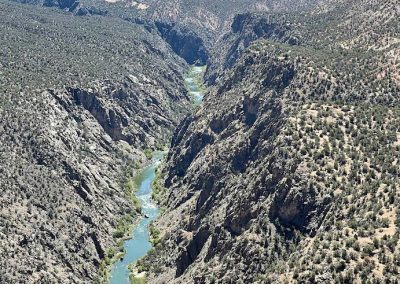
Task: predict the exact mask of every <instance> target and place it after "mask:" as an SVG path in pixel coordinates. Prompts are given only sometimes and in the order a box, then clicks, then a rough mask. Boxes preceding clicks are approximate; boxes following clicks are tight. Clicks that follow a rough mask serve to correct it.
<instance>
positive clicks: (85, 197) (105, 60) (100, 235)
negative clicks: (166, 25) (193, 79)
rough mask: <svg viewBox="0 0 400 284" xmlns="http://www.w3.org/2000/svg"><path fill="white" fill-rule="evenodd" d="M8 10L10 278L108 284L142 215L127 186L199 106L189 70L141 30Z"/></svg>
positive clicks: (0, 123)
mask: <svg viewBox="0 0 400 284" xmlns="http://www.w3.org/2000/svg"><path fill="white" fill-rule="evenodd" d="M0 6H1V8H0V14H1V17H0V18H1V19H0V25H1V27H2V29H1V30H2V31H1V34H2V39H1V40H0V41H1V47H0V50H1V54H2V56H3V57H2V58H3V59H4V61H3V60H2V62H1V71H0V72H1V77H0V81H1V84H0V85H1V93H2V96H1V99H0V100H1V103H0V142H1V147H0V160H1V165H0V188H1V194H0V282H1V283H97V282H99V281H100V278H101V277H99V276H103V275H99V271H102V272H103V273H104V266H105V264H108V263H107V262H109V259H110V257H112V256H113V255H114V254H115V252H118V243H119V242H120V238H121V236H124V234H125V233H126V232H125V231H121V230H122V229H123V228H122V229H121V227H123V226H126V228H129V227H130V226H131V225H132V224H133V223H134V222H135V219H136V218H137V217H138V215H139V214H140V212H139V209H138V208H135V207H134V205H133V203H132V202H131V200H129V198H130V194H131V193H130V192H127V188H126V187H125V182H126V178H127V177H129V176H132V175H133V174H134V172H135V171H136V170H137V168H138V167H140V165H141V164H144V163H145V162H146V160H147V159H146V156H145V155H144V153H143V152H144V150H145V149H155V148H157V147H160V146H163V145H165V143H167V141H168V140H169V137H170V136H171V134H172V131H173V130H174V128H175V127H176V125H177V124H178V122H179V120H180V119H181V118H182V116H183V115H184V114H185V113H187V111H188V109H189V108H190V100H189V97H188V96H187V92H186V90H185V87H184V85H183V78H182V75H181V74H182V73H183V72H184V70H185V66H186V65H185V63H184V62H183V61H182V60H181V59H180V58H179V57H178V56H176V55H175V54H173V52H172V51H171V49H170V48H169V46H168V44H166V43H165V42H164V41H163V39H162V38H161V37H160V36H159V35H158V34H157V33H156V32H154V33H152V32H151V31H148V30H147V29H146V28H145V27H143V26H142V25H138V24H134V23H131V22H128V21H124V20H120V19H118V18H113V17H107V18H101V21H99V18H95V17H87V18H83V17H74V16H73V15H71V14H69V13H65V12H62V11H58V10H54V9H47V8H42V7H38V6H31V5H22V4H17V3H14V2H9V1H1V2H0ZM125 219H126V220H128V223H127V224H125V223H123V220H125ZM121 220H122V221H121ZM121 224H122V225H121ZM103 280H104V279H103Z"/></svg>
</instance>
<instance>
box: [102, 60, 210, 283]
mask: <svg viewBox="0 0 400 284" xmlns="http://www.w3.org/2000/svg"><path fill="white" fill-rule="evenodd" d="M203 71H204V68H203V67H193V68H192V69H191V70H190V72H189V74H188V76H187V77H186V78H185V81H186V84H187V87H188V89H189V93H190V95H191V96H192V99H193V102H194V104H195V105H199V104H200V103H201V102H202V100H203V93H202V92H201V89H200V86H199V85H198V84H197V80H196V77H197V76H199V74H201V73H202V72H203ZM163 157H164V153H163V152H155V153H154V155H153V158H152V162H151V164H150V166H148V167H147V168H145V169H144V170H143V171H142V173H141V175H140V176H139V180H138V185H139V189H138V191H137V193H136V196H137V197H138V199H139V201H140V203H141V206H142V212H143V215H144V216H147V218H146V217H142V219H141V220H140V221H139V223H138V225H137V226H136V227H135V228H134V229H133V232H132V238H130V239H128V240H126V241H125V242H124V249H125V255H124V257H123V258H122V259H121V260H120V261H117V262H116V263H115V264H114V266H113V268H112V270H111V277H110V284H130V282H129V274H130V271H129V268H128V266H129V265H130V264H132V263H134V262H135V261H137V260H138V259H140V258H141V257H143V256H145V255H146V253H147V252H148V251H149V250H150V249H151V247H152V244H151V243H150V235H149V224H150V223H151V221H153V220H154V219H156V218H157V216H158V214H159V209H158V207H157V205H156V204H155V202H153V200H152V199H151V190H152V189H151V186H152V182H153V180H154V178H155V177H156V169H157V166H158V165H159V163H160V162H161V160H162V159H163Z"/></svg>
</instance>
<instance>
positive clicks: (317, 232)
mask: <svg viewBox="0 0 400 284" xmlns="http://www.w3.org/2000/svg"><path fill="white" fill-rule="evenodd" d="M331 2H332V1H331ZM394 2H395V1H392V0H387V1H384V3H382V2H380V3H377V2H375V1H358V0H355V1H350V2H349V3H346V4H342V3H336V4H337V5H338V6H335V5H336V4H335V5H333V4H332V5H333V6H329V9H326V10H323V11H320V10H318V11H314V12H311V13H310V14H308V13H299V14H296V13H292V14H290V15H286V16H282V15H278V16H276V17H278V18H279V19H282V17H283V18H285V19H286V21H289V22H288V23H286V24H284V25H275V24H271V21H270V19H271V18H268V17H269V15H268V14H264V15H246V16H238V17H239V18H237V19H236V21H235V23H234V25H233V27H232V32H231V34H230V35H227V36H226V37H225V39H226V40H227V42H228V44H227V46H225V50H235V51H236V50H237V51H238V52H237V53H235V56H233V57H230V56H228V57H227V58H228V61H226V62H230V61H229V58H234V60H233V61H232V65H229V64H228V66H227V67H226V68H224V66H222V68H221V70H223V71H221V73H219V75H218V77H217V78H216V79H218V80H215V82H216V85H215V86H211V91H210V92H209V93H208V94H207V95H206V96H205V100H204V105H203V106H202V107H200V108H199V109H198V110H197V111H196V112H195V113H194V114H192V115H190V116H188V117H187V118H186V119H185V120H184V121H183V123H181V124H180V126H179V127H178V129H177V130H176V132H175V134H174V138H173V140H172V145H171V151H170V154H169V155H168V162H167V165H166V166H165V169H164V175H165V183H164V184H165V186H166V187H167V190H166V196H165V198H164V205H165V207H166V210H165V213H164V214H163V215H162V216H161V217H160V219H159V220H158V222H157V224H156V225H157V226H158V227H159V228H160V229H161V231H163V234H162V241H161V242H160V245H158V246H157V247H156V249H155V251H154V252H152V253H151V254H150V255H149V256H147V257H146V258H145V259H144V260H142V261H141V262H140V265H141V267H144V268H146V269H147V270H148V281H149V282H150V283H282V282H284V281H287V282H289V283H327V282H329V283H339V282H343V283H347V282H357V281H371V282H372V283H380V282H384V281H387V282H393V281H394V282H395V281H396V279H397V278H398V272H397V271H398V260H399V254H398V250H399V242H398V240H399V222H398V220H399V213H398V212H399V208H398V200H399V194H400V188H399V186H398V185H399V170H398V158H399V155H400V152H399V147H398V137H399V135H400V134H399V129H400V124H399V123H400V122H399V119H398V113H399V111H398V108H397V107H396V106H395V105H396V104H397V103H398V99H399V98H398V95H397V94H399V86H400V85H399V81H398V78H399V77H398V76H397V75H393V73H392V72H395V74H397V71H396V70H397V68H398V66H399V62H398V60H397V59H396V58H394V57H393V54H398V50H399V49H398V47H399V46H398V44H399V43H398V42H397V41H391V43H390V44H388V45H386V44H385V43H384V42H386V41H385V40H383V38H386V37H391V36H394V37H396V38H398V37H399V31H398V29H393V25H397V26H398V18H397V19H396V17H395V15H396V13H397V12H395V11H394V10H393V9H390V7H393V5H394V4H395V3H394ZM371 14H374V15H376V20H377V21H379V22H377V23H374V24H373V25H372V26H371V27H369V28H366V26H367V24H366V23H367V22H369V21H370V19H369V17H370V15H371ZM354 15H357V17H355V16H354ZM378 15H379V16H378ZM241 17H242V18H241ZM243 17H244V18H243ZM262 17H265V18H264V19H262ZM249 19H256V20H255V21H253V20H251V21H250V20H249ZM343 19H346V20H347V21H351V22H352V24H353V25H352V26H353V27H359V28H356V29H354V30H352V31H351V32H350V31H349V28H348V25H340V23H341V22H342V21H343ZM378 19H379V20H378ZM246 22H247V23H248V24H246ZM278 23H279V21H278ZM260 24H261V25H262V27H265V29H264V28H262V29H260V26H259V25H260ZM253 25H254V26H253ZM333 26H334V27H335V30H334V31H335V33H333V30H331V29H329V27H333ZM260 30H261V31H262V32H261V33H260V34H257V32H258V31H260ZM256 31H257V32H256ZM378 34H379V35H380V36H379V37H380V39H381V40H382V41H380V40H378V39H377V38H376V35H378ZM249 35H250V36H249ZM259 35H260V36H259ZM293 35H296V38H297V40H296V41H295V42H294V41H292V40H291V38H292V36H293ZM231 38H232V39H233V40H232V41H231V40H230V39H231ZM254 39H257V40H256V41H252V40H254ZM222 42H223V41H222ZM238 42H239V43H240V44H239V45H237V44H236V43H238ZM379 42H380V43H379ZM244 43H246V44H244ZM247 44H248V47H247V48H246V45H247ZM238 46H242V47H240V48H238ZM344 46H346V47H345V48H344ZM361 54H362V55H361ZM366 54H368V56H364V55H366ZM222 62H224V61H222ZM371 64H373V65H374V67H372V65H371ZM368 70H370V71H371V70H374V71H373V72H369V71H368ZM211 71H213V70H211ZM350 74H351V75H350ZM379 74H380V75H379ZM373 86H377V87H376V88H375V87H373ZM384 86H386V88H385V87H384ZM378 157H379V158H378ZM384 255H385V257H384ZM386 257H387V258H386ZM382 271H384V273H382Z"/></svg>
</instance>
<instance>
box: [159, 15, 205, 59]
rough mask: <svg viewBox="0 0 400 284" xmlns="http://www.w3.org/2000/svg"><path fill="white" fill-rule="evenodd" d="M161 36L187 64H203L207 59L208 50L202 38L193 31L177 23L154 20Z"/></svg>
mask: <svg viewBox="0 0 400 284" xmlns="http://www.w3.org/2000/svg"><path fill="white" fill-rule="evenodd" d="M156 26H157V29H158V30H159V32H160V33H161V36H162V37H163V38H164V39H165V40H166V42H168V43H169V44H170V45H171V48H172V50H174V51H175V53H176V54H178V55H179V56H180V57H182V58H183V59H184V60H185V61H186V62H187V63H189V64H197V65H205V64H206V63H207V60H208V52H207V50H206V47H205V46H204V42H203V39H202V38H201V37H199V36H198V35H197V34H196V33H195V32H194V31H192V30H190V29H189V28H187V27H184V26H181V25H179V24H167V23H162V22H156Z"/></svg>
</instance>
